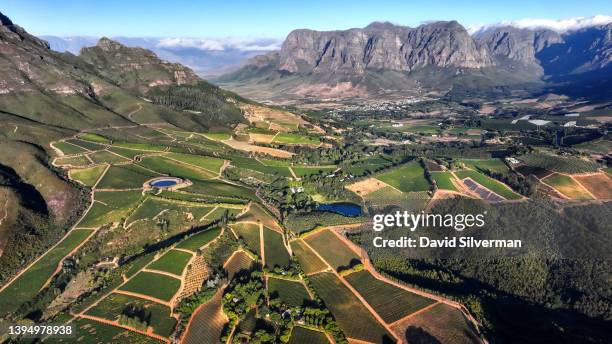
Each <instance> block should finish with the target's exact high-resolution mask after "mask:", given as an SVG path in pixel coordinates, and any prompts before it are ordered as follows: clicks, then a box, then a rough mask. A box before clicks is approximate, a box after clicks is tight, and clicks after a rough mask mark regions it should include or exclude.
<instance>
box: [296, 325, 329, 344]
mask: <svg viewBox="0 0 612 344" xmlns="http://www.w3.org/2000/svg"><path fill="white" fill-rule="evenodd" d="M288 343H289V344H329V340H328V339H327V336H325V333H323V332H321V331H315V330H311V329H307V328H305V327H301V326H294V327H293V330H291V338H290V339H289V342H288Z"/></svg>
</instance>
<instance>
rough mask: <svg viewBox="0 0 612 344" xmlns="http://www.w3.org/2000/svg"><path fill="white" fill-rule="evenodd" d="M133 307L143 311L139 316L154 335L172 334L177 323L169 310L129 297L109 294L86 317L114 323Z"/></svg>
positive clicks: (157, 304)
mask: <svg viewBox="0 0 612 344" xmlns="http://www.w3.org/2000/svg"><path fill="white" fill-rule="evenodd" d="M134 306H135V307H137V309H138V308H140V309H142V310H143V314H140V315H141V317H142V318H141V320H145V321H146V324H147V325H148V326H151V327H152V328H153V332H154V333H156V334H158V335H160V336H164V337H169V336H170V335H171V334H172V332H173V331H174V327H175V326H176V322H177V321H176V319H175V318H173V317H171V316H170V308H168V307H167V306H164V305H161V304H159V303H156V302H152V301H148V300H144V299H141V298H137V297H132V296H129V295H123V294H111V295H110V296H108V297H106V298H104V299H102V301H100V303H98V304H97V305H96V306H94V307H93V308H92V309H90V310H89V311H88V312H87V315H91V316H95V317H99V318H103V319H108V320H111V321H114V320H119V316H120V315H122V314H124V312H125V311H126V310H127V309H128V307H134Z"/></svg>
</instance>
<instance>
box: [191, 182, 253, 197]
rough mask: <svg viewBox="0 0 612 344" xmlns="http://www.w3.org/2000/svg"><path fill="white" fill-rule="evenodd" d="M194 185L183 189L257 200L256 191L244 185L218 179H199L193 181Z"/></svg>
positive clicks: (212, 195)
mask: <svg viewBox="0 0 612 344" xmlns="http://www.w3.org/2000/svg"><path fill="white" fill-rule="evenodd" d="M192 182H193V185H191V186H190V187H187V188H185V189H183V191H187V192H193V193H197V194H201V195H207V196H210V197H216V198H223V197H237V198H242V199H248V200H252V201H256V200H257V197H256V196H255V192H254V191H253V190H251V189H247V188H245V187H242V186H238V185H232V184H229V183H225V182H222V181H218V180H208V181H203V180H197V181H193V180H192Z"/></svg>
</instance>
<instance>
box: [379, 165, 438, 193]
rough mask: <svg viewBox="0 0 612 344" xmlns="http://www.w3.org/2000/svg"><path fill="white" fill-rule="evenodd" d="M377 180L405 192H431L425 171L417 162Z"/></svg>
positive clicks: (380, 176) (383, 175)
mask: <svg viewBox="0 0 612 344" xmlns="http://www.w3.org/2000/svg"><path fill="white" fill-rule="evenodd" d="M376 178H377V179H378V180H380V181H383V182H385V183H387V184H389V185H391V186H393V187H395V188H396V189H398V190H400V191H403V192H414V191H427V190H429V182H428V181H427V179H426V178H425V170H424V169H423V167H422V166H421V164H420V163H419V162H417V161H413V162H409V163H407V164H405V165H403V166H402V167H399V168H396V169H394V170H392V171H389V172H386V173H383V174H381V175H378V176H377V177H376Z"/></svg>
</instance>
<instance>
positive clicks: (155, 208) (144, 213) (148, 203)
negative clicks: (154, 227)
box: [126, 197, 174, 223]
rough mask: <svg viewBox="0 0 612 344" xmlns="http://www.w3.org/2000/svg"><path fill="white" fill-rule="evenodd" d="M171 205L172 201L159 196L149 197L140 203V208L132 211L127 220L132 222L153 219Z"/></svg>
mask: <svg viewBox="0 0 612 344" xmlns="http://www.w3.org/2000/svg"><path fill="white" fill-rule="evenodd" d="M171 206H172V203H171V202H165V201H163V200H160V199H157V198H153V197H148V198H147V199H146V200H145V201H144V202H142V203H141V204H140V206H139V207H138V208H136V210H135V211H134V212H133V213H132V215H130V217H129V218H128V219H127V221H126V222H127V223H132V222H134V221H138V220H144V219H152V218H153V217H155V216H156V215H158V214H159V213H160V212H162V211H163V210H164V209H169V208H170V207H171ZM173 207H174V206H173Z"/></svg>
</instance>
